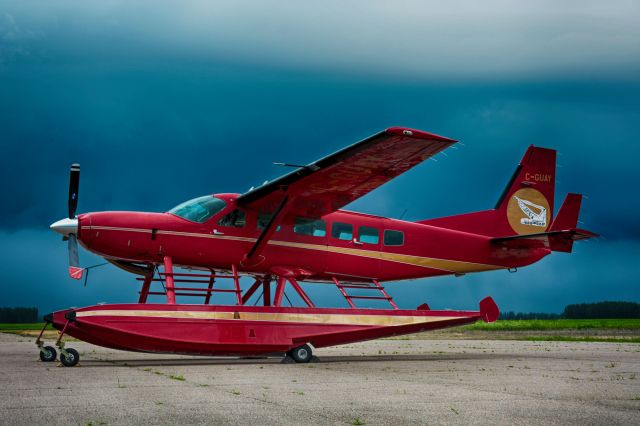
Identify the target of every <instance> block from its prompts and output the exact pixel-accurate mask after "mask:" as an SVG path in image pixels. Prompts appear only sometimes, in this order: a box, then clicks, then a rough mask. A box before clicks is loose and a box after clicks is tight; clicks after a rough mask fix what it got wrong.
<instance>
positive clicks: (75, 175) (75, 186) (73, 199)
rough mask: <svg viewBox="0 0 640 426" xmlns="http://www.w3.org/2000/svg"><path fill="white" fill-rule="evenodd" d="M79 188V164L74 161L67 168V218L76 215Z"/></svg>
mask: <svg viewBox="0 0 640 426" xmlns="http://www.w3.org/2000/svg"><path fill="white" fill-rule="evenodd" d="M79 189H80V164H78V163H74V164H72V165H71V169H70V170H69V219H73V218H74V217H76V208H77V207H78V190H79Z"/></svg>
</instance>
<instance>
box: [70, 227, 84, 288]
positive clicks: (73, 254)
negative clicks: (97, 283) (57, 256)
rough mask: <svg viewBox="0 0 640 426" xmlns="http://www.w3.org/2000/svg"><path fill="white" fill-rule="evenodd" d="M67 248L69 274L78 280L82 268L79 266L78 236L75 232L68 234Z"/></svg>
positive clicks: (82, 273) (82, 270)
mask: <svg viewBox="0 0 640 426" xmlns="http://www.w3.org/2000/svg"><path fill="white" fill-rule="evenodd" d="M68 248H69V276H70V277H71V278H73V279H74V280H80V279H82V275H84V268H81V267H80V260H79V259H78V238H77V237H76V234H69V241H68Z"/></svg>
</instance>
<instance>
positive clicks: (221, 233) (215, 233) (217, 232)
mask: <svg viewBox="0 0 640 426" xmlns="http://www.w3.org/2000/svg"><path fill="white" fill-rule="evenodd" d="M211 233H212V234H213V235H224V232H220V231H218V230H217V229H214V230H213V231H211Z"/></svg>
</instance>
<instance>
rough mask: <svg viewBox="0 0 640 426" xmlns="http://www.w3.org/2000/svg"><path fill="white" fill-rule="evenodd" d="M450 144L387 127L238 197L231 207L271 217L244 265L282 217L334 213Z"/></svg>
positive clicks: (435, 137) (421, 133) (424, 135)
mask: <svg viewBox="0 0 640 426" xmlns="http://www.w3.org/2000/svg"><path fill="white" fill-rule="evenodd" d="M454 143H456V141H455V140H453V139H449V138H445V137H443V136H438V135H434V134H431V133H426V132H422V131H420V130H414V129H407V128H403V127H391V128H389V129H387V130H384V131H382V132H380V133H377V134H375V135H373V136H370V137H368V138H367V139H364V140H362V141H360V142H357V143H355V144H353V145H351V146H348V147H346V148H344V149H341V150H340V151H338V152H335V153H333V154H331V155H328V156H326V157H324V158H321V159H320V160H318V161H315V162H313V163H310V164H308V165H306V166H304V167H300V168H299V169H297V170H294V171H293V172H291V173H288V174H286V175H284V176H281V177H279V178H278V179H275V180H273V181H271V182H269V183H266V184H264V185H262V186H260V187H258V188H256V189H253V190H251V191H249V192H247V193H245V194H243V195H241V196H240V197H238V199H237V200H236V204H237V205H239V206H242V207H245V208H248V209H253V210H256V211H259V212H261V213H270V214H272V217H271V220H270V221H269V224H268V225H267V226H266V228H265V229H264V230H263V232H262V234H261V235H260V237H259V238H258V240H257V241H256V243H255V244H254V245H253V247H252V248H251V250H250V251H249V252H248V253H247V255H246V256H245V261H246V262H247V264H248V262H249V260H250V259H251V258H255V257H256V256H257V255H258V254H259V253H260V252H261V251H262V250H263V249H264V247H265V246H266V244H267V242H268V241H269V239H270V238H271V235H272V234H273V232H274V230H275V229H276V227H277V225H278V224H279V223H280V222H281V221H282V218H283V217H284V216H285V215H286V214H296V215H300V216H305V217H310V218H313V217H320V216H323V215H325V214H327V213H331V212H333V211H336V210H338V209H339V208H341V207H344V206H346V205H347V204H349V203H350V202H352V201H354V200H356V199H358V198H360V197H362V196H364V195H366V194H368V193H369V192H371V191H372V190H374V189H375V188H377V187H379V186H380V185H383V184H384V183H386V182H388V181H390V180H391V179H393V178H395V177H396V176H399V175H401V174H402V173H404V172H406V171H407V170H409V169H410V168H412V167H414V166H415V165H417V164H419V163H421V162H423V161H424V160H426V159H428V158H430V157H432V156H434V155H435V154H437V153H438V152H440V151H442V150H444V149H445V148H447V147H449V146H451V145H453V144H454Z"/></svg>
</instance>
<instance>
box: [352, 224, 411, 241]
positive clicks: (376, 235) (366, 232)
mask: <svg viewBox="0 0 640 426" xmlns="http://www.w3.org/2000/svg"><path fill="white" fill-rule="evenodd" d="M358 241H360V242H361V243H366V244H378V242H380V231H378V230H377V229H376V228H372V227H370V226H361V227H360V228H358ZM400 245H402V244H400Z"/></svg>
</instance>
